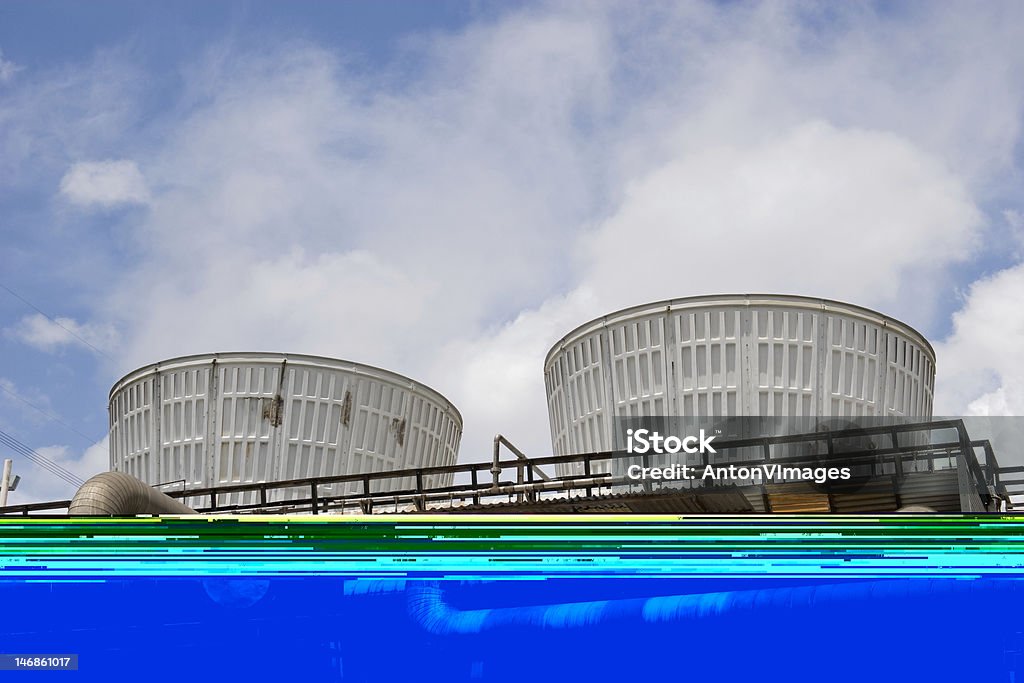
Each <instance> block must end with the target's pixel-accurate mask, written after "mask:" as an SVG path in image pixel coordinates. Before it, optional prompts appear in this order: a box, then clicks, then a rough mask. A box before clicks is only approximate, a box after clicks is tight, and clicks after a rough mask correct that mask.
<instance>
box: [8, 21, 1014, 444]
mask: <svg viewBox="0 0 1024 683" xmlns="http://www.w3.org/2000/svg"><path fill="white" fill-rule="evenodd" d="M645 7H646V9H645V10H644V11H636V8H635V7H634V6H632V5H622V6H610V7H607V8H606V7H604V6H593V5H588V6H587V9H586V11H584V10H582V9H579V10H577V9H573V8H569V9H557V8H556V9H552V8H550V7H545V8H541V9H536V10H531V11H518V12H516V13H514V14H510V15H508V16H506V17H504V18H502V19H500V20H497V21H493V22H489V23H487V24H480V25H475V26H472V27H470V28H469V29H467V30H466V31H463V32H461V33H459V34H457V35H444V36H439V37H434V38H429V39H422V40H419V41H417V42H412V43H409V44H408V45H407V46H406V47H405V48H404V49H406V50H407V52H408V54H406V55H403V57H404V58H403V59H402V60H398V61H399V62H401V64H404V65H408V64H415V65H416V66H415V69H414V70H409V71H408V72H394V73H393V72H388V71H373V70H369V71H366V70H364V71H359V70H355V69H348V68H346V66H345V64H344V63H343V61H342V60H341V59H340V58H339V57H338V56H337V55H335V54H334V53H332V52H330V51H329V50H325V49H323V48H321V47H319V46H315V45H301V44H295V43H290V44H288V45H287V46H286V47H277V48H274V47H268V48H267V49H266V50H265V51H262V52H259V53H246V52H238V51H235V50H233V49H232V48H231V47H230V46H214V48H213V49H211V50H210V52H208V53H206V54H204V55H200V56H199V57H197V58H196V59H195V61H194V62H193V63H191V64H189V65H187V66H186V67H185V69H184V70H183V73H182V78H183V81H184V95H182V97H181V98H180V101H176V102H174V103H173V104H174V105H175V106H171V107H169V108H168V111H173V112H174V114H173V118H166V119H161V120H160V121H158V122H156V124H154V125H151V126H149V127H148V128H147V130H150V131H158V133H159V137H153V138H152V139H145V140H143V141H142V142H144V143H145V144H133V145H131V149H133V150H138V153H135V152H134V151H133V153H132V156H133V157H135V158H137V159H138V163H139V164H141V165H142V167H143V168H145V169H146V178H145V179H143V178H142V175H141V173H140V172H139V170H138V167H137V166H136V165H135V164H134V162H130V161H120V162H92V164H93V166H94V168H93V170H92V171H91V172H88V173H87V172H86V171H87V170H88V167H85V165H84V164H78V165H76V166H75V167H74V168H73V169H72V171H70V172H69V173H68V174H67V175H66V176H65V180H64V181H63V182H62V192H64V193H65V194H66V195H67V196H68V198H69V199H70V200H71V201H74V202H77V203H81V204H90V205H92V204H96V205H102V204H107V205H112V204H115V203H118V202H124V201H134V202H145V203H147V206H148V211H147V212H145V215H142V216H140V217H139V218H138V220H137V221H134V222H133V224H132V226H131V242H130V247H131V255H130V259H126V260H125V262H124V263H125V268H124V270H123V271H121V272H113V273H110V274H109V275H110V277H111V284H110V289H109V291H108V294H107V296H106V297H104V298H103V299H102V301H101V302H100V303H98V304H97V311H96V316H95V318H94V320H97V321H102V322H101V323H100V322H98V323H94V324H95V325H107V324H110V325H115V326H116V327H117V329H119V330H121V331H122V334H123V344H122V345H121V347H120V350H122V351H123V354H119V355H118V359H119V360H118V366H117V367H116V368H110V372H111V374H116V373H119V372H123V371H127V370H129V369H131V367H133V366H138V365H142V364H145V363H149V362H152V361H155V360H158V359H159V358H162V357H167V356H173V355H178V354H182V353H190V352H197V351H214V350H229V349H279V350H287V351H295V352H308V353H320V354H325V355H330V356H339V357H348V358H351V359H352V360H356V361H362V362H368V363H373V364H378V365H383V366H386V367H390V368H393V369H395V370H397V371H401V372H405V373H407V374H409V375H411V376H413V377H416V378H418V379H421V380H423V381H426V382H428V383H430V384H432V385H434V386H435V387H436V388H437V389H439V390H440V391H442V392H443V393H445V394H446V395H448V396H449V397H450V398H452V399H453V400H454V401H455V402H456V404H457V405H459V407H460V408H461V410H462V412H463V414H464V416H465V418H466V426H467V430H466V436H465V439H464V446H463V458H465V459H467V460H478V459H482V458H485V457H487V453H488V452H489V442H490V439H491V438H492V437H493V435H494V433H495V432H499V431H500V432H505V433H507V434H508V436H509V437H510V438H512V439H513V440H514V441H516V442H518V443H521V444H522V445H524V447H526V448H527V450H528V451H530V452H538V451H543V450H547V449H548V448H549V440H548V433H547V420H546V408H545V405H544V398H543V394H544V391H543V379H542V363H543V357H544V353H545V351H546V350H547V348H548V347H549V346H550V345H551V344H552V343H554V342H555V340H556V339H557V338H559V337H560V336H561V335H562V334H564V333H565V332H567V331H568V330H570V329H571V328H572V327H574V326H575V325H576V324H578V323H581V322H583V321H585V320H587V319H589V318H591V317H594V316H596V315H599V314H602V313H604V312H607V311H610V310H612V309H615V308H617V307H621V306H624V305H630V304H635V303H641V302H644V301H649V300H654V299H661V298H667V297H673V296H681V295H687V294H698V293H707V292H715V291H743V290H747V291H757V290H759V291H772V290H777V291H783V292H795V293H805V294H810V295H815V296H829V297H834V298H840V299H847V300H851V301H853V302H855V303H860V304H863V305H868V306H874V307H877V308H879V309H881V310H883V311H884V312H886V313H889V314H891V315H895V316H898V317H902V318H905V319H906V320H907V322H909V323H911V324H913V325H915V326H918V327H921V328H924V329H925V331H927V330H928V329H936V328H940V327H941V325H940V322H941V319H942V316H946V315H948V313H949V311H950V310H951V309H952V308H953V307H954V304H953V303H952V302H953V301H954V299H953V297H954V295H955V292H956V290H957V286H958V284H959V285H961V286H962V285H963V284H964V283H957V282H955V281H952V280H950V272H951V270H950V266H951V265H952V264H958V263H961V262H962V261H963V259H965V258H969V257H971V256H972V255H974V254H976V253H977V252H976V249H977V248H978V245H979V244H981V243H983V239H981V238H983V237H984V236H986V235H987V234H988V233H987V232H986V231H987V230H989V229H990V226H987V225H986V224H985V221H984V217H983V214H982V211H981V210H980V209H979V206H984V202H985V201H986V200H989V199H991V197H993V196H996V195H998V194H999V193H1000V192H1007V191H1008V190H1007V183H1006V181H1004V180H1003V179H1004V178H1009V177H1015V176H1014V173H1013V172H1012V171H1013V170H1014V169H1015V163H1016V162H1015V160H1014V158H1013V155H1012V150H1013V149H1014V148H1015V146H1016V145H1018V144H1019V137H1020V125H1019V123H1020V120H1021V112H1022V101H1024V82H1021V81H1020V79H1018V78H1016V74H1017V73H1019V72H1020V71H1021V70H1022V69H1024V53H1022V52H1021V51H1020V50H1019V49H1018V48H1017V46H1018V45H1019V44H1020V42H1021V40H1020V39H1021V36H1020V29H1019V27H1020V26H1024V22H1022V21H1021V20H1020V12H1021V10H1020V9H1019V8H1017V7H1016V6H1015V5H1013V4H1007V5H1004V6H1002V7H1001V8H1000V9H998V10H977V11H971V12H958V11H954V10H953V9H950V8H947V7H945V6H944V7H942V8H939V9H937V10H931V9H930V8H923V7H918V8H916V9H914V8H910V9H908V10H906V12H901V13H900V15H901V16H879V15H876V14H874V13H873V12H872V11H871V10H870V9H865V8H864V7H862V6H853V5H850V6H847V5H841V6H835V5H831V6H829V7H830V9H816V6H813V5H806V4H803V3H800V4H796V5H786V6H779V5H770V6H769V5H750V4H743V3H740V4H737V3H731V4H726V5H722V4H720V3H719V4H711V3H707V4H705V3H684V4H668V5H660V6H653V5H647V6H645ZM110 69H112V71H113V73H122V71H120V70H118V69H117V68H114V67H108V70H110ZM124 72H126V73H129V74H130V70H127V69H126V70H125V71H124ZM98 73H102V74H104V75H106V74H107V73H108V71H107V70H104V71H98ZM410 79H411V80H410ZM108 80H110V81H111V82H120V81H117V79H108ZM121 80H123V81H125V82H129V83H130V82H133V81H132V79H131V78H130V77H124V78H122V79H121ZM75 83H78V81H75ZM125 87H126V88H127V90H128V93H129V94H130V93H131V92H132V91H131V88H130V87H128V86H125ZM82 89H84V90H85V92H87V93H88V92H91V91H90V90H89V89H88V87H85V86H82V85H80V84H79V85H76V86H75V88H74V89H73V92H75V93H78V92H79V91H80V90H82ZM60 92H64V91H63V90H61V91H60ZM79 99H82V98H79ZM84 99H86V100H88V101H93V100H95V101H97V102H101V103H104V105H103V106H100V105H97V106H96V108H97V111H99V112H100V113H102V114H104V115H105V116H106V118H105V119H104V118H103V117H101V116H97V117H89V116H84V115H83V116H82V117H81V120H82V121H90V122H91V121H93V120H94V118H95V119H97V120H102V121H104V124H103V125H102V126H101V127H100V128H99V129H98V130H97V129H96V128H82V127H80V128H75V130H76V131H84V132H76V134H75V135H74V136H73V138H74V139H73V140H71V141H69V143H68V145H69V146H70V145H71V144H72V143H76V142H77V143H78V144H81V143H80V141H81V140H84V139H86V138H88V139H99V140H106V141H107V145H106V148H105V149H109V150H110V151H106V152H103V153H102V154H98V153H95V152H90V153H89V154H86V155H79V156H78V157H77V158H94V159H95V158H104V156H111V157H117V156H121V155H123V154H124V152H123V151H119V150H122V149H124V148H125V147H126V145H124V144H119V143H122V140H121V138H120V137H118V135H116V134H114V133H111V132H110V131H115V130H139V129H140V127H138V126H133V125H130V124H131V120H130V117H129V118H128V121H126V120H125V118H126V117H128V114H126V113H125V112H128V113H129V114H130V112H132V111H133V107H132V105H131V104H130V102H131V101H132V100H131V98H130V97H127V96H126V95H125V94H124V93H123V92H122V91H121V90H117V91H114V92H109V91H102V92H101V93H100V94H99V95H96V96H94V97H92V98H84ZM115 99H116V100H117V101H118V102H124V101H127V102H129V104H126V105H123V106H120V107H119V108H118V109H117V110H116V111H112V110H110V109H109V108H108V107H109V102H112V101H114V100H115ZM39 108H40V109H41V110H42V109H44V108H42V107H39ZM25 125H26V126H27V124H25ZM51 127H54V128H56V126H51ZM19 130H21V129H19ZM24 130H32V128H31V126H28V127H27V128H24ZM37 137H38V136H37ZM21 139H32V136H31V135H27V134H25V135H22V134H19V136H18V140H21ZM131 142H133V143H139V141H138V140H132V141H131ZM63 143H64V141H62V144H63ZM9 144H11V145H14V144H15V143H14V142H12V143H9ZM17 144H19V145H20V144H22V143H20V142H17ZM26 144H27V143H26ZM32 149H35V148H32ZM76 149H77V148H76ZM26 156H28V153H27V152H26V153H25V155H23V156H21V157H17V158H25V157H26ZM104 164H105V166H104ZM110 164H115V165H117V164H120V165H121V166H118V168H119V169H120V170H118V171H116V172H110V168H109V165H110ZM83 167H85V170H82V169H83ZM76 169H77V172H78V175H74V174H75V172H76ZM112 178H113V179H118V178H119V180H117V181H116V182H114V180H112ZM147 187H148V188H152V189H147ZM119 246H120V245H119ZM976 290H977V292H976V293H978V296H980V293H983V290H984V286H983V285H978V286H977V287H976ZM972 292H975V290H972ZM1002 296H1004V294H999V293H994V294H993V295H992V298H994V300H996V301H997V302H998V301H1002V299H1001V298H1000V297H1002ZM974 298H975V295H974V294H972V300H973V299H974ZM981 298H986V299H987V298H988V297H981ZM981 298H979V299H978V301H981ZM1000 305H1002V304H1000ZM972 310H973V309H972ZM965 315H966V314H965ZM971 315H974V314H971ZM1007 315H1010V314H1009V313H1007ZM36 322H38V321H36ZM40 325H42V324H41V323H40ZM23 326H24V321H23V323H22V324H19V327H23ZM42 327H44V328H45V327H46V326H45V325H43V326H42ZM76 329H77V328H76ZM103 329H105V328H101V327H97V329H96V330H94V331H93V333H94V334H97V335H100V336H102V333H103ZM958 329H959V328H958ZM47 331H48V332H49V333H52V334H51V335H50V336H47V334H46V332H47ZM83 336H84V337H85V338H90V337H89V336H88V335H83ZM24 337H26V338H27V337H30V338H34V339H36V340H37V342H36V343H37V344H38V345H41V346H43V345H46V344H47V343H49V344H50V346H51V348H55V347H56V345H58V343H59V342H58V341H57V339H59V338H60V335H59V334H57V332H55V331H54V330H52V329H49V330H46V329H43V330H40V331H39V332H38V333H33V334H26V335H24ZM47 339H51V340H52V341H50V342H47V341H46V340H47ZM65 343H66V340H65ZM980 343H981V342H979V341H977V340H971V339H969V334H968V332H967V331H966V330H965V331H963V332H958V333H957V336H955V338H954V339H953V340H952V341H951V342H950V344H949V350H948V351H943V352H941V353H940V363H939V372H940V380H939V381H940V384H939V396H940V398H941V397H942V396H943V395H944V393H943V392H947V395H949V396H951V397H952V394H954V393H955V394H956V397H955V400H953V399H952V398H951V399H950V400H951V402H952V403H956V404H957V405H961V406H963V407H966V406H967V405H968V404H969V403H970V402H971V401H974V400H976V399H978V398H979V397H980V396H982V395H985V394H987V393H988V392H992V391H996V390H997V389H998V388H999V387H1000V386H1001V381H1000V378H1001V377H1012V376H1015V375H1013V372H1014V368H1013V367H1012V363H1013V362H1015V361H1012V360H1006V354H1008V353H1011V352H1010V351H1009V350H1008V348H1006V347H1004V346H1000V347H998V348H992V349H991V353H990V354H989V355H988V357H987V360H986V361H985V364H983V367H980V369H978V373H980V375H983V376H984V377H985V378H986V381H985V382H982V383H980V384H979V385H978V386H973V385H970V384H969V383H964V382H961V383H959V384H955V383H954V382H953V380H949V379H948V378H949V377H951V376H952V375H954V374H956V372H954V371H955V370H956V367H957V363H960V362H961V361H958V360H957V357H959V356H962V355H963V354H968V355H969V354H970V353H971V352H972V351H971V349H974V348H975V347H977V346H978V344H980ZM985 349H987V347H985ZM985 349H982V350H985ZM964 362H966V361H964ZM964 367H965V368H966V369H965V370H964V372H963V373H961V374H963V376H965V377H970V376H973V375H972V372H973V370H972V369H971V368H969V367H967V366H966V365H965V366H964ZM947 382H949V385H948V386H951V387H954V388H952V389H947V388H946V387H947V384H946V383H947ZM954 385H955V386H954ZM993 400H995V399H993ZM1006 400H1007V401H1008V400H1010V399H1009V398H1007V399H1006ZM993 405H995V403H993Z"/></svg>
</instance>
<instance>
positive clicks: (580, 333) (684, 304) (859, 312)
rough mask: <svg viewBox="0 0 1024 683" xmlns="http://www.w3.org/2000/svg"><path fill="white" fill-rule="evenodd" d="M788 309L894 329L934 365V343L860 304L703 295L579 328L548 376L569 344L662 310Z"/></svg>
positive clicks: (559, 345) (550, 357) (564, 341)
mask: <svg viewBox="0 0 1024 683" xmlns="http://www.w3.org/2000/svg"><path fill="white" fill-rule="evenodd" d="M779 304H782V305H785V306H790V307H793V308H805V309H817V310H822V311H829V312H835V313H841V314H844V315H848V316H851V317H854V318H859V319H861V320H863V321H865V322H872V323H875V324H877V325H879V326H881V327H884V328H892V329H895V330H896V331H897V332H899V333H902V334H903V335H905V336H907V337H910V338H912V339H913V340H914V341H915V342H917V343H918V344H919V345H920V346H921V348H922V349H925V350H926V351H927V353H928V356H929V358H930V360H931V362H932V365H933V366H934V365H935V349H934V348H933V347H932V345H931V342H929V341H928V339H926V338H925V336H924V335H923V334H921V333H920V332H918V331H917V330H916V329H914V328H913V327H911V326H910V325H908V324H907V323H905V322H903V321H901V320H897V319H896V318H893V317H891V316H887V315H885V314H884V313H879V312H878V311H875V310H872V309H870V308H866V307H864V306H858V305H857V304H851V303H847V302H845V301H838V300H836V299H824V298H821V297H812V296H803V295H799V294H702V295H698V296H685V297H677V298H674V299H663V300H661V301H652V302H650V303H645V304H638V305H636V306H629V307H627V308H622V309H619V310H617V311H613V312H611V313H607V314H605V315H603V316H600V317H598V318H594V319H593V320H590V321H588V322H585V323H583V324H582V325H579V326H578V327H576V328H574V329H573V330H572V331H571V332H569V333H568V334H566V335H565V336H563V337H562V338H561V339H559V340H558V341H557V342H555V343H554V345H552V347H551V349H550V350H549V351H548V353H547V355H546V356H545V357H544V371H545V372H547V371H548V370H549V369H550V368H551V365H552V363H554V361H555V357H556V356H557V355H558V354H559V353H561V352H562V350H563V349H565V347H566V346H568V345H569V344H571V343H573V342H575V341H577V340H578V339H579V338H581V337H584V336H586V335H587V334H590V333H592V332H595V331H597V330H600V329H604V328H607V327H608V326H609V325H612V324H615V323H617V322H621V321H623V320H628V319H630V318H633V317H636V316H638V315H641V314H649V313H655V312H657V311H659V310H661V309H664V312H666V313H667V312H669V311H671V310H676V309H688V308H702V307H704V306H718V305H726V306H728V305H733V306H745V307H757V306H771V305H779Z"/></svg>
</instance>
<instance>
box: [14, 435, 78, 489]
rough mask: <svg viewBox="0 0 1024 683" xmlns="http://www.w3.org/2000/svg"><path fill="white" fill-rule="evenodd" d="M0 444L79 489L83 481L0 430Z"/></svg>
mask: <svg viewBox="0 0 1024 683" xmlns="http://www.w3.org/2000/svg"><path fill="white" fill-rule="evenodd" d="M0 443H2V444H4V445H6V446H7V447H9V448H12V449H14V450H15V451H16V452H18V453H19V454H21V455H23V456H25V457H26V458H27V459H28V460H30V461H31V462H33V463H35V464H36V465H38V466H39V467H41V468H43V469H44V470H46V471H48V472H49V473H51V474H53V475H54V476H55V477H58V478H60V479H61V480H63V481H64V482H65V483H67V484H70V485H72V486H74V487H75V488H78V487H80V486H81V485H82V484H84V483H85V481H84V480H83V479H81V478H79V477H78V476H76V475H75V474H73V473H71V472H69V471H68V470H66V469H64V468H63V467H61V466H60V465H58V464H57V463H55V462H53V461H52V460H50V459H49V458H47V457H46V456H45V455H42V454H41V453H38V452H36V451H35V450H33V449H32V448H30V447H28V446H26V445H25V444H23V443H22V442H21V441H19V440H18V439H16V438H15V437H13V436H11V435H10V434H8V433H7V432H5V431H3V430H0Z"/></svg>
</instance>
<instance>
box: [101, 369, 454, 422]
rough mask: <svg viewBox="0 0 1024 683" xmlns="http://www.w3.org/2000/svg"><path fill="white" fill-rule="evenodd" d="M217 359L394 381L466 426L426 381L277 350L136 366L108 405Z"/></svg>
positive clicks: (115, 388) (113, 391)
mask: <svg viewBox="0 0 1024 683" xmlns="http://www.w3.org/2000/svg"><path fill="white" fill-rule="evenodd" d="M214 361H226V362H231V363H237V362H245V361H249V362H258V363H284V362H288V363H292V362H294V363H297V364H300V365H303V366H305V367H319V368H324V369H330V370H343V371H347V372H350V373H352V374H354V375H362V376H364V377H369V378H371V379H377V380H382V381H385V382H390V383H391V384H395V385H398V386H400V387H402V388H403V389H407V390H409V391H411V392H412V393H414V394H420V395H425V396H428V397H429V398H430V399H432V400H434V401H435V402H437V403H439V404H440V405H441V406H442V407H445V408H446V409H447V411H448V412H450V413H451V415H452V417H454V419H455V421H456V422H457V423H458V426H459V429H462V428H463V421H462V413H461V412H460V411H459V409H458V408H457V407H456V406H455V404H454V403H452V402H451V400H450V399H449V398H448V397H446V396H445V395H444V394H442V393H441V392H440V391H438V390H437V389H434V388H433V387H431V386H429V385H427V384H424V383H423V382H419V381H417V380H414V379H412V378H411V377H407V376H406V375H402V374H400V373H397V372H394V371H393V370H387V369H385V368H380V367H377V366H375V365H367V364H365V363H357V362H355V361H350V360H344V359H341V358H331V357H330V356H316V355H310V354H304V353H283V352H275V351H219V352H215V353H197V354H191V355H187V356H176V357H174V358H167V359H165V360H160V361H157V362H155V363H150V364H148V365H143V366H142V367H139V368H136V369H135V370H132V371H131V372H129V373H127V374H125V375H124V376H123V377H121V379H119V380H117V381H116V382H115V383H114V385H113V386H112V387H111V388H110V393H109V395H108V397H107V401H108V404H109V403H110V402H112V401H113V400H114V395H115V394H117V393H118V392H119V391H122V390H123V389H124V388H126V387H127V386H129V385H131V384H134V383H135V382H137V381H139V380H141V379H144V378H145V377H147V376H149V375H154V374H160V373H163V372H167V371H169V370H180V369H182V368H187V367H192V366H203V365H209V364H211V363H212V362H214Z"/></svg>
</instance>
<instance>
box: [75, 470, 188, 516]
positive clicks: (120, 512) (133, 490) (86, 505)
mask: <svg viewBox="0 0 1024 683" xmlns="http://www.w3.org/2000/svg"><path fill="white" fill-rule="evenodd" d="M68 514H69V515H72V516H86V517H88V516H114V517H125V516H130V515H161V514H163V515H194V514H196V511H195V510H193V509H192V508H190V507H188V506H186V505H184V504H182V503H179V502H178V501H176V500H175V499H173V498H171V497H170V496H167V495H165V494H163V493H160V492H159V491H157V490H156V489H154V488H151V487H150V486H148V485H147V484H145V483H144V482H141V481H139V480H138V479H136V478H135V477H133V476H131V475H130V474H125V473H124V472H103V473H102V474H97V475H96V476H95V477H93V478H91V479H90V480H89V481H87V482H85V483H84V484H82V487H81V488H80V489H78V492H77V493H75V497H74V498H72V499H71V505H69V506H68Z"/></svg>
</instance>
